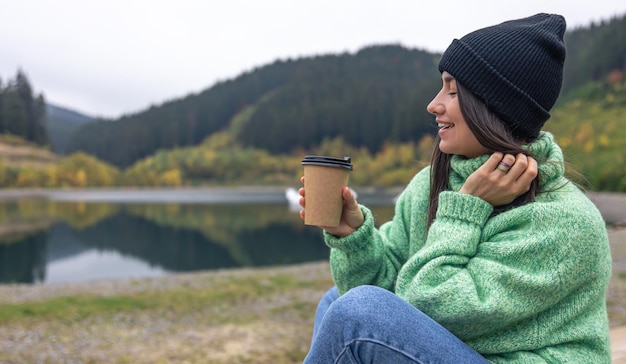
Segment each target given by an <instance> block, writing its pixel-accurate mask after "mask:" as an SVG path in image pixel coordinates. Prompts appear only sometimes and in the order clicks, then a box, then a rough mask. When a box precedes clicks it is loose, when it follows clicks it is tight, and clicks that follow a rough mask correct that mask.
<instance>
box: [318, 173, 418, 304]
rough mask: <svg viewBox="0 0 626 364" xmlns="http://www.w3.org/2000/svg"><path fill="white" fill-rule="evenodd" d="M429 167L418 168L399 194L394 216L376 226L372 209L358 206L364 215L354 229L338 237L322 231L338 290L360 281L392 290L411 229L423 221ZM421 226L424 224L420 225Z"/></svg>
mask: <svg viewBox="0 0 626 364" xmlns="http://www.w3.org/2000/svg"><path fill="white" fill-rule="evenodd" d="M428 183H429V174H428V168H425V169H423V170H422V171H420V172H419V173H418V174H417V175H416V176H415V177H414V178H413V180H412V181H411V183H409V185H408V186H407V188H406V189H405V190H404V192H403V193H402V194H401V195H400V196H399V197H398V200H397V202H396V206H395V213H394V217H393V219H392V220H391V221H389V222H386V223H384V224H383V225H382V226H381V227H380V228H379V229H377V228H376V226H375V221H374V216H373V215H372V212H371V211H370V210H369V209H368V208H366V207H364V206H361V211H363V215H364V217H365V221H364V222H363V224H362V225H361V226H360V227H359V228H358V229H357V231H355V232H354V233H352V234H350V235H348V236H345V237H342V238H339V237H337V236H334V235H331V234H329V233H327V232H324V240H325V242H326V244H327V245H328V246H329V247H330V248H331V252H330V267H331V273H332V276H333V279H334V281H335V284H336V285H337V288H338V289H339V292H340V293H341V294H343V293H345V292H347V291H348V290H349V289H350V288H353V287H356V286H359V285H366V284H368V285H375V286H379V287H382V288H385V289H388V290H390V291H392V292H393V291H395V284H396V279H397V276H398V271H399V270H400V269H401V267H402V266H403V265H404V263H405V262H406V261H407V259H408V258H409V256H410V254H411V250H412V244H413V245H414V243H415V241H413V242H411V241H410V240H411V239H410V232H411V230H415V229H414V224H418V225H419V224H422V225H424V224H425V222H426V218H425V216H422V215H423V213H422V214H418V215H416V214H415V212H416V211H425V207H424V206H420V205H427V199H426V197H424V196H428V188H429V186H428ZM422 230H423V228H422Z"/></svg>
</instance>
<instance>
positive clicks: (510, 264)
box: [397, 191, 610, 341]
mask: <svg viewBox="0 0 626 364" xmlns="http://www.w3.org/2000/svg"><path fill="white" fill-rule="evenodd" d="M574 200H576V197H575V198H574ZM492 210H493V207H492V206H491V205H490V204H488V203H487V202H485V201H483V200H481V199H479V198H477V197H474V196H471V195H465V194H461V193H459V192H452V191H448V192H443V193H442V194H441V195H440V197H439V208H438V211H437V217H436V219H435V221H434V222H433V223H432V225H431V228H430V230H429V232H428V237H427V240H426V244H425V245H424V247H423V248H422V249H420V250H419V251H418V252H417V253H416V254H415V255H413V256H412V257H411V259H410V260H409V261H408V262H407V263H406V265H405V266H404V267H403V269H402V271H401V272H400V275H399V277H398V282H397V293H398V294H399V295H400V296H401V297H403V298H404V299H405V300H407V301H408V302H410V303H411V304H413V305H414V306H416V307H418V308H419V309H420V310H422V311H423V312H424V313H426V314H427V315H429V316H430V317H432V318H433V319H435V320H436V321H438V322H439V323H441V324H442V325H443V326H445V327H446V328H448V329H449V330H450V331H452V332H453V333H455V334H456V335H457V336H459V337H460V338H461V339H462V340H466V341H471V340H472V339H473V338H476V337H481V336H482V337H485V335H494V337H497V335H498V334H497V333H498V331H499V330H501V329H505V328H507V327H511V326H512V325H516V324H518V323H520V322H524V321H525V320H537V321H538V320H539V318H540V316H541V313H542V312H544V311H546V310H548V309H553V308H554V307H557V306H558V303H559V302H562V301H565V300H566V299H567V297H568V296H570V295H572V294H573V292H575V291H576V290H578V289H580V288H581V287H587V286H588V285H589V283H590V282H598V281H600V282H603V281H606V280H608V274H610V253H608V251H607V249H608V248H607V247H608V243H607V241H608V240H607V237H606V229H605V228H604V224H603V221H602V219H601V217H600V215H599V214H598V213H595V212H597V210H595V209H594V207H593V206H592V205H591V204H586V203H584V202H583V203H578V204H576V203H568V202H565V203H564V202H563V201H561V202H560V203H556V202H536V203H531V204H528V205H524V206H521V207H518V208H516V209H513V210H511V211H509V212H506V213H502V214H500V215H498V216H496V217H492V218H490V215H491V213H492ZM594 210H595V212H594ZM607 257H608V259H607ZM602 289H603V284H599V285H597V292H595V293H593V294H592V295H593V296H594V297H593V299H596V298H597V297H598V296H600V295H603V294H604V293H603V291H602ZM592 295H590V297H591V296H592ZM591 299H592V298H590V300H591ZM576 304H577V305H579V306H581V307H582V306H584V305H585V304H586V303H585V302H582V301H580V302H577V303H576ZM568 315H570V316H572V317H568ZM555 317H560V319H559V320H561V321H560V322H559V320H556V321H551V322H542V323H541V325H544V326H550V325H553V326H554V327H558V326H559V325H563V324H564V323H566V322H568V320H570V321H571V320H574V319H576V317H575V313H574V310H572V311H571V312H565V311H564V312H560V313H559V314H558V315H556V316H555ZM529 335H532V332H529Z"/></svg>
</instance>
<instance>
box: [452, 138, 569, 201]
mask: <svg viewBox="0 0 626 364" xmlns="http://www.w3.org/2000/svg"><path fill="white" fill-rule="evenodd" d="M524 149H526V150H528V151H529V152H530V154H531V155H532V156H533V157H534V158H535V159H536V160H537V163H538V166H539V190H540V191H544V190H546V189H547V187H548V186H553V185H554V184H555V183H557V182H558V181H559V180H560V179H561V178H562V177H563V175H564V173H565V165H564V160H563V151H562V150H561V148H560V147H559V146H558V144H557V143H556V141H555V140H554V136H553V135H552V134H551V133H549V132H547V131H542V132H541V133H540V135H539V138H537V140H535V141H534V142H532V143H530V144H528V145H526V146H524ZM488 158H489V154H485V155H482V156H480V157H476V158H471V159H467V158H465V157H463V156H459V155H454V156H452V159H451V160H450V187H451V188H452V189H453V190H455V191H458V190H459V189H461V186H463V183H464V182H465V180H466V179H467V177H469V175H470V174H472V173H473V172H474V171H476V170H477V169H478V168H479V167H480V166H481V165H483V164H484V163H485V162H486V161H487V159H488Z"/></svg>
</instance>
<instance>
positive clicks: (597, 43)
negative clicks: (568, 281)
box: [66, 16, 626, 168]
mask: <svg viewBox="0 0 626 364" xmlns="http://www.w3.org/2000/svg"><path fill="white" fill-rule="evenodd" d="M566 44H567V49H568V55H567V59H566V66H565V75H564V85H563V94H564V95H563V96H567V94H569V93H571V92H574V91H576V90H577V89H578V88H580V87H582V86H584V85H586V84H588V83H592V82H604V81H605V80H606V79H607V77H616V76H615V75H616V72H617V73H618V74H617V76H618V77H619V76H620V75H621V77H623V72H624V68H625V67H626V16H621V17H618V18H613V19H610V20H606V21H604V22H602V23H599V24H593V25H591V26H589V27H583V28H578V29H573V30H570V31H568V33H567V34H566ZM439 57H440V55H439V54H434V53H429V52H425V51H422V50H417V49H407V48H405V47H402V46H399V45H381V46H372V47H367V48H364V49H362V50H360V51H359V52H356V53H354V54H348V53H345V54H335V55H323V56H315V57H308V58H302V59H296V60H279V61H276V62H274V63H272V64H269V65H266V66H263V67H259V68H257V69H254V70H251V71H249V72H246V73H244V74H242V75H240V76H239V77H237V78H234V79H232V80H228V81H225V82H221V83H218V84H216V85H214V86H212V87H210V88H208V89H206V90H205V91H203V92H201V93H199V94H194V95H189V96H186V97H184V98H180V99H176V100H172V101H169V102H166V103H164V104H162V105H159V106H153V107H151V108H149V109H147V110H145V111H143V112H139V113H136V114H132V115H126V116H124V117H122V118H120V119H118V120H113V121H100V122H96V123H90V124H87V125H84V126H82V127H80V128H79V129H78V130H77V131H76V132H75V133H74V134H73V136H72V138H71V139H70V141H69V143H68V146H67V150H66V151H67V152H71V151H74V150H82V151H85V152H87V153H89V154H91V155H94V156H96V157H98V158H99V159H102V160H104V161H107V162H109V163H111V164H114V165H116V166H118V167H122V168H125V167H128V166H130V165H132V164H133V163H134V162H136V161H137V160H139V159H142V158H144V157H147V156H150V155H152V154H154V153H155V152H156V151H157V150H162V149H171V148H175V147H181V146H189V145H197V144H199V143H200V142H202V141H203V140H204V139H205V138H207V137H208V136H209V135H211V134H213V133H215V132H218V131H224V130H228V131H229V132H231V133H233V136H234V137H235V138H236V140H237V141H238V142H239V143H241V144H242V145H244V146H251V147H256V148H258V149H265V150H267V151H269V152H271V153H274V154H279V153H289V152H292V151H294V150H306V149H309V148H311V147H313V146H316V145H319V144H320V143H321V142H322V141H323V140H324V139H325V138H333V137H335V136H341V137H343V138H344V140H345V141H346V142H347V143H349V144H351V145H353V146H356V147H365V148H367V149H368V150H369V151H371V152H376V151H378V150H379V149H380V148H381V146H382V145H383V144H384V143H385V142H389V141H390V142H403V141H408V140H415V141H416V140H420V139H421V137H422V136H423V135H424V134H425V133H430V132H432V131H434V129H433V128H432V123H431V122H430V121H432V117H431V116H430V115H428V114H427V112H426V110H425V108H426V105H427V103H428V102H429V101H430V99H431V98H432V97H433V96H434V93H435V92H436V91H437V89H438V87H439V85H440V80H439V72H438V71H437V68H436V64H437V61H438V59H439Z"/></svg>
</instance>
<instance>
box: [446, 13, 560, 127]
mask: <svg viewBox="0 0 626 364" xmlns="http://www.w3.org/2000/svg"><path fill="white" fill-rule="evenodd" d="M564 33H565V19H564V18H563V17H562V16H560V15H554V14H537V15H533V16H531V17H528V18H524V19H517V20H511V21H507V22H504V23H502V24H498V25H494V26H491V27H487V28H483V29H479V30H477V31H474V32H472V33H469V34H467V35H466V36H464V37H463V38H461V39H455V40H453V41H452V44H451V45H450V46H449V47H448V49H446V51H445V52H444V53H443V56H442V57H441V60H440V61H439V71H440V72H443V71H447V72H448V73H450V74H451V75H452V76H453V77H454V78H455V79H456V80H457V81H458V82H459V83H461V84H462V85H463V86H465V87H466V88H468V89H469V90H470V91H472V93H474V94H475V95H476V96H478V97H479V98H480V99H482V100H483V101H484V102H485V103H486V104H487V107H488V108H489V109H490V110H491V111H493V112H494V113H495V114H497V115H498V116H499V117H500V118H502V120H503V121H504V122H505V124H506V125H507V126H509V127H510V128H511V130H512V131H513V134H514V135H515V136H518V137H521V138H524V139H534V138H536V137H537V136H538V135H539V131H540V130H541V128H542V127H543V124H545V122H546V121H547V120H548V119H549V118H550V109H551V108H552V106H553V105H554V103H555V102H556V99H557V98H558V96H559V92H560V91H561V83H562V81H563V63H564V61H565V44H564V42H563V34H564Z"/></svg>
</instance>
